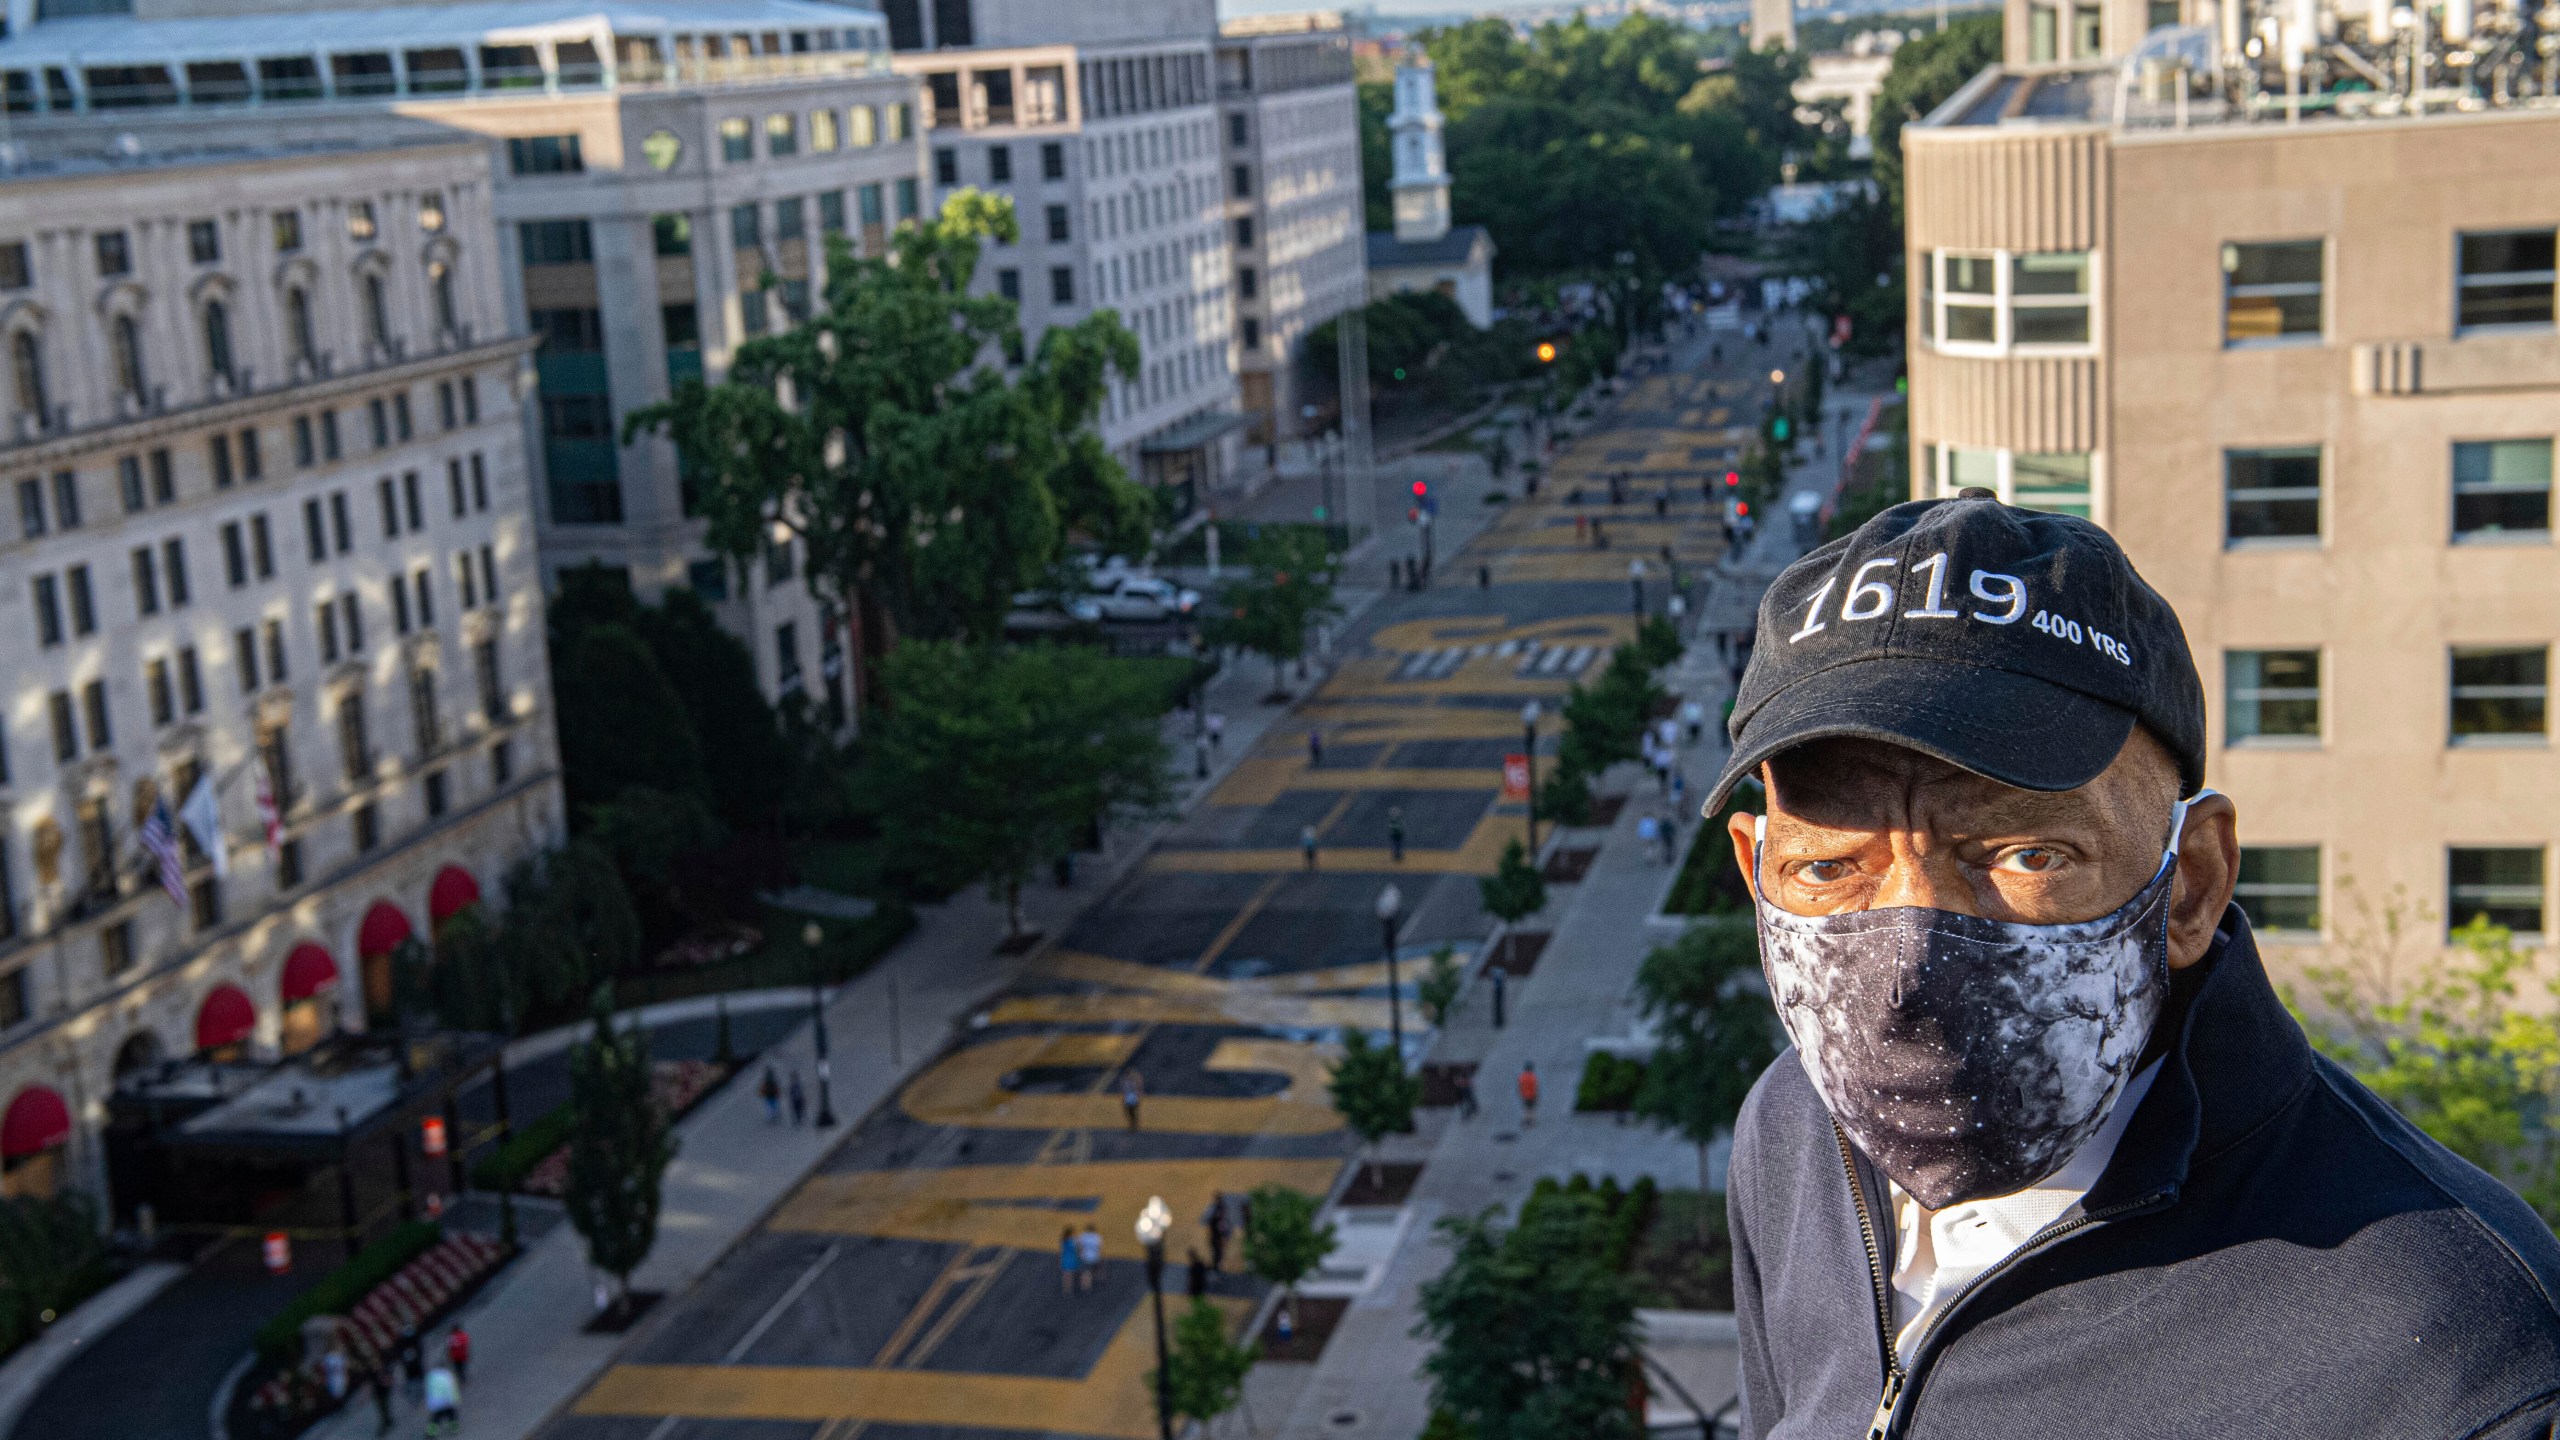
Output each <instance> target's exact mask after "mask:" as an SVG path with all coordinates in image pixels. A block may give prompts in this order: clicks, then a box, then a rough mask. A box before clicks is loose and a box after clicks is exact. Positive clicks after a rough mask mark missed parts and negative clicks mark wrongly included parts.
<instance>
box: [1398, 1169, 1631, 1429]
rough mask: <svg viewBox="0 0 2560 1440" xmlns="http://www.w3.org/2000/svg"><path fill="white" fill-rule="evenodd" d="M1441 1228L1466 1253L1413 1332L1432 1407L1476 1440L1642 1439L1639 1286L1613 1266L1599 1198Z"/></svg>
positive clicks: (1557, 1197)
mask: <svg viewBox="0 0 2560 1440" xmlns="http://www.w3.org/2000/svg"><path fill="white" fill-rule="evenodd" d="M1498 1213H1499V1212H1497V1211H1492V1210H1488V1211H1486V1212H1484V1213H1483V1214H1481V1215H1477V1216H1473V1217H1465V1216H1459V1217H1452V1218H1450V1219H1446V1220H1443V1221H1441V1222H1440V1229H1441V1231H1442V1233H1444V1234H1445V1235H1447V1236H1448V1238H1449V1243H1450V1248H1451V1249H1452V1250H1453V1251H1454V1252H1455V1253H1454V1254H1453V1255H1452V1257H1451V1258H1450V1261H1449V1266H1448V1268H1447V1269H1446V1270H1443V1271H1442V1272H1441V1273H1440V1274H1439V1275H1438V1276H1437V1277H1435V1278H1433V1279H1432V1280H1430V1281H1427V1282H1425V1284H1424V1285H1423V1287H1422V1319H1421V1322H1420V1323H1419V1324H1417V1325H1416V1326H1415V1327H1414V1334H1415V1335H1416V1336H1418V1337H1421V1338H1425V1339H1428V1340H1430V1341H1431V1342H1432V1345H1433V1349H1432V1353H1431V1358H1430V1359H1428V1360H1425V1361H1424V1362H1423V1366H1422V1370H1423V1373H1424V1374H1425V1375H1426V1376H1428V1377H1430V1381H1431V1402H1432V1404H1433V1405H1434V1406H1435V1407H1438V1408H1441V1409H1445V1410H1447V1411H1449V1412H1450V1413H1451V1414H1452V1415H1453V1416H1455V1417H1456V1418H1457V1420H1458V1421H1459V1422H1461V1423H1462V1424H1463V1425H1464V1426H1465V1427H1466V1429H1467V1430H1468V1432H1469V1433H1471V1434H1472V1435H1474V1436H1475V1437H1476V1440H1586V1437H1606V1440H1634V1437H1636V1436H1637V1435H1638V1434H1639V1433H1640V1431H1639V1426H1638V1422H1637V1418H1636V1415H1635V1413H1634V1411H1633V1410H1632V1409H1631V1408H1630V1407H1629V1405H1628V1402H1627V1396H1628V1390H1629V1382H1630V1380H1631V1378H1632V1372H1633V1369H1634V1366H1635V1365H1636V1364H1637V1349H1636V1302H1635V1290H1634V1287H1633V1286H1632V1284H1631V1283H1630V1282H1629V1281H1628V1280H1627V1278H1626V1277H1625V1276H1623V1275H1620V1274H1618V1273H1617V1272H1616V1270H1614V1269H1612V1268H1611V1267H1610V1265H1609V1263H1608V1256H1609V1253H1610V1252H1611V1250H1612V1248H1613V1246H1612V1244H1611V1238H1612V1237H1611V1229H1612V1227H1611V1223H1610V1218H1609V1216H1608V1215H1607V1214H1605V1213H1604V1211H1603V1210H1602V1207H1601V1205H1600V1203H1599V1202H1598V1201H1597V1200H1595V1199H1594V1198H1592V1196H1590V1195H1589V1194H1587V1193H1585V1194H1574V1193H1571V1192H1559V1193H1557V1194H1554V1195H1552V1196H1549V1197H1548V1198H1547V1200H1546V1201H1545V1202H1543V1203H1540V1204H1536V1205H1529V1206H1524V1207H1522V1213H1521V1217H1520V1223H1519V1225H1518V1226H1517V1227H1516V1228H1514V1229H1511V1230H1508V1231H1506V1230H1504V1229H1503V1228H1502V1227H1501V1226H1500V1224H1499V1223H1498V1222H1497V1220H1496V1216H1497V1215H1498Z"/></svg>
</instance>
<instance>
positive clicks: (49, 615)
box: [35, 575, 63, 650]
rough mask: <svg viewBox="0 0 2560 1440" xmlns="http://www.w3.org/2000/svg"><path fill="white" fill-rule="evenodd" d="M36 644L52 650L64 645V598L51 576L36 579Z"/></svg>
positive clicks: (40, 576) (41, 576)
mask: <svg viewBox="0 0 2560 1440" xmlns="http://www.w3.org/2000/svg"><path fill="white" fill-rule="evenodd" d="M35 597H36V599H35V611H36V643H37V644H38V645H39V646H41V647H42V648H44V649H47V650H50V649H52V648H53V647H55V646H56V645H59V644H61V643H62V640H63V631H62V596H61V590H60V587H59V585H58V584H57V583H56V582H55V580H54V578H53V577H52V576H50V575H39V576H37V577H36V578H35Z"/></svg>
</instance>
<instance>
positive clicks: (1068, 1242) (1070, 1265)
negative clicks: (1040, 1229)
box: [1058, 1225, 1084, 1295]
mask: <svg viewBox="0 0 2560 1440" xmlns="http://www.w3.org/2000/svg"><path fill="white" fill-rule="evenodd" d="M1083 1265H1084V1250H1083V1248H1082V1247H1080V1246H1078V1245H1077V1244H1076V1227H1074V1226H1073V1225H1070V1226H1068V1227H1067V1228H1065V1229H1064V1230H1061V1231H1059V1232H1058V1293H1059V1294H1061V1295H1073V1294H1074V1293H1076V1271H1077V1270H1079V1269H1081V1268H1082V1267H1083Z"/></svg>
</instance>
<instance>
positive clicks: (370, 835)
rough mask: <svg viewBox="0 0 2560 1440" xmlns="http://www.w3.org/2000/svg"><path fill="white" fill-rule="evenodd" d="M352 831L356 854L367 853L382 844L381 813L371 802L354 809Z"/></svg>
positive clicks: (368, 801)
mask: <svg viewBox="0 0 2560 1440" xmlns="http://www.w3.org/2000/svg"><path fill="white" fill-rule="evenodd" d="M354 829H355V838H356V851H357V853H359V854H364V853H369V852H371V851H372V850H374V849H376V848H378V847H379V846H380V845H381V844H382V812H381V811H380V810H379V809H376V808H375V806H374V803H373V802H372V801H370V800H367V801H366V802H364V803H363V804H361V805H359V806H357V807H356V810H355V816H354Z"/></svg>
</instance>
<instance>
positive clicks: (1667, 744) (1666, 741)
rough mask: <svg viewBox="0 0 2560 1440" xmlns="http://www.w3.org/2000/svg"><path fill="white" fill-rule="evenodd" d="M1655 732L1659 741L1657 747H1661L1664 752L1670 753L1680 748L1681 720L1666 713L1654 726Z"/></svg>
mask: <svg viewBox="0 0 2560 1440" xmlns="http://www.w3.org/2000/svg"><path fill="white" fill-rule="evenodd" d="M1653 733H1654V737H1655V739H1656V740H1657V741H1658V742H1659V744H1658V745H1657V747H1656V748H1658V749H1660V750H1661V751H1662V753H1663V754H1665V755H1668V754H1670V753H1671V752H1672V751H1674V750H1677V749H1679V748H1680V722H1679V721H1677V720H1675V719H1673V718H1671V717H1670V716H1668V715H1665V716H1663V717H1662V719H1661V721H1660V722H1659V723H1657V724H1656V725H1655V726H1654V727H1653Z"/></svg>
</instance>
